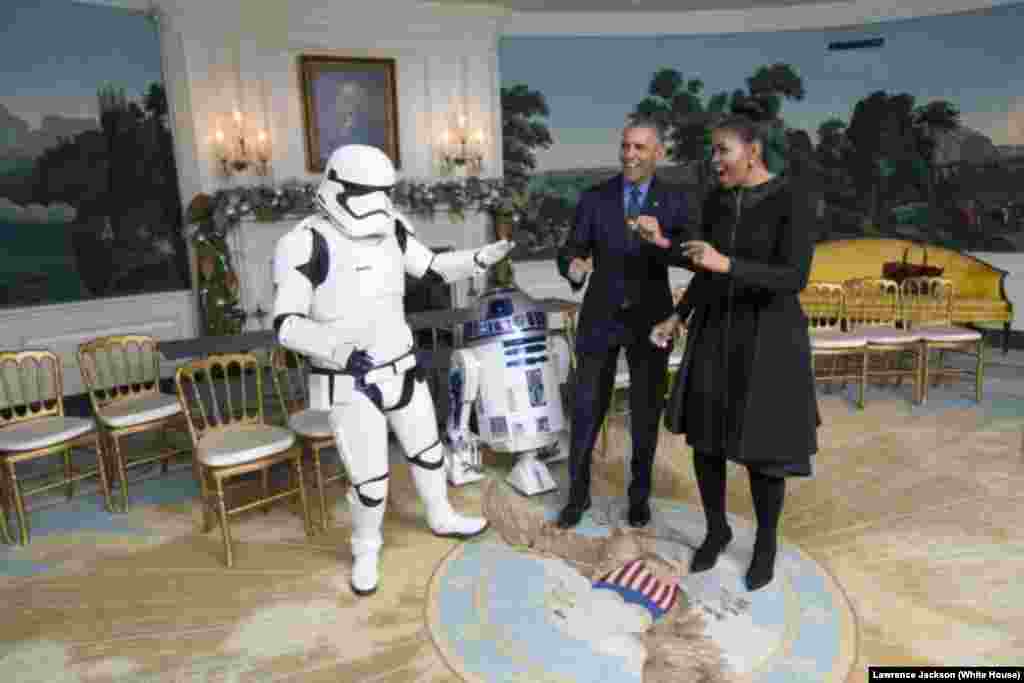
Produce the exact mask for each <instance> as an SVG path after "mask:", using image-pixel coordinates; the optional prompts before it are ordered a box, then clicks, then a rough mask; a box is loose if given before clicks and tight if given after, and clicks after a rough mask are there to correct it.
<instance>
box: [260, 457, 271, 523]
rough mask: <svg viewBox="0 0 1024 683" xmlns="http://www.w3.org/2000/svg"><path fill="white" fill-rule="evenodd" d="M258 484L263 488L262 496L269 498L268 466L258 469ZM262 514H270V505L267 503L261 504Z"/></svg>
mask: <svg viewBox="0 0 1024 683" xmlns="http://www.w3.org/2000/svg"><path fill="white" fill-rule="evenodd" d="M260 486H261V487H262V489H263V497H264V498H269V497H270V468H269V467H264V468H263V469H262V470H260ZM263 514H265V515H269V514H270V506H269V505H264V506H263Z"/></svg>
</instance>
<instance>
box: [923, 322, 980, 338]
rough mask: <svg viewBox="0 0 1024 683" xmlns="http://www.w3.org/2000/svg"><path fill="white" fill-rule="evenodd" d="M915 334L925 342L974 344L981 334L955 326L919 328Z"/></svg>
mask: <svg viewBox="0 0 1024 683" xmlns="http://www.w3.org/2000/svg"><path fill="white" fill-rule="evenodd" d="M917 332H918V333H919V334H920V335H921V337H922V338H923V339H924V340H925V341H933V342H976V341H978V340H980V339H981V332H978V331H977V330H971V329H968V328H966V327H957V326H955V325H951V326H936V327H919V328H917Z"/></svg>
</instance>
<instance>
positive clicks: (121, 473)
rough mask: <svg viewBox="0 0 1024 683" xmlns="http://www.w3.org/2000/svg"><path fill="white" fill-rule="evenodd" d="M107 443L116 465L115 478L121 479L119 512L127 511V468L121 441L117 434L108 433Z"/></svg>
mask: <svg viewBox="0 0 1024 683" xmlns="http://www.w3.org/2000/svg"><path fill="white" fill-rule="evenodd" d="M109 443H110V445H111V451H112V453H113V456H114V465H115V466H116V467H117V478H118V479H119V480H120V481H121V512H128V469H127V468H126V467H125V464H124V454H123V453H121V442H120V441H119V440H118V438H117V434H110V440H109Z"/></svg>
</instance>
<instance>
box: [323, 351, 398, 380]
mask: <svg viewBox="0 0 1024 683" xmlns="http://www.w3.org/2000/svg"><path fill="white" fill-rule="evenodd" d="M414 367H416V354H415V353H413V352H412V351H409V352H408V353H406V354H405V355H403V356H399V357H398V358H396V359H394V360H393V361H390V362H388V363H383V364H381V365H375V366H374V367H373V369H372V370H370V371H368V372H367V373H366V374H365V375H363V381H364V382H366V383H367V384H379V383H380V382H383V381H384V380H388V379H391V378H392V377H398V376H399V375H402V374H404V373H406V372H408V371H409V370H412V369H413V368H414ZM309 371H310V373H312V374H314V375H328V376H334V375H341V376H349V377H352V376H353V375H352V373H351V372H348V371H346V370H328V369H327V368H319V367H317V366H315V365H314V366H312V367H310V369H309Z"/></svg>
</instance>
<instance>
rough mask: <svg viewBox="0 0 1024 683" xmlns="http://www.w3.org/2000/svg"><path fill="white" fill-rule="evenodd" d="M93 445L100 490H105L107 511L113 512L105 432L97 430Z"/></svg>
mask: <svg viewBox="0 0 1024 683" xmlns="http://www.w3.org/2000/svg"><path fill="white" fill-rule="evenodd" d="M92 445H93V448H94V449H95V450H96V472H97V476H99V479H100V490H101V491H103V506H104V508H105V509H106V511H107V512H113V511H114V502H113V501H112V500H111V497H110V480H109V479H108V478H107V460H109V458H108V457H107V453H106V448H105V447H104V446H103V432H96V436H95V441H93V444H92ZM125 500H127V499H125Z"/></svg>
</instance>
